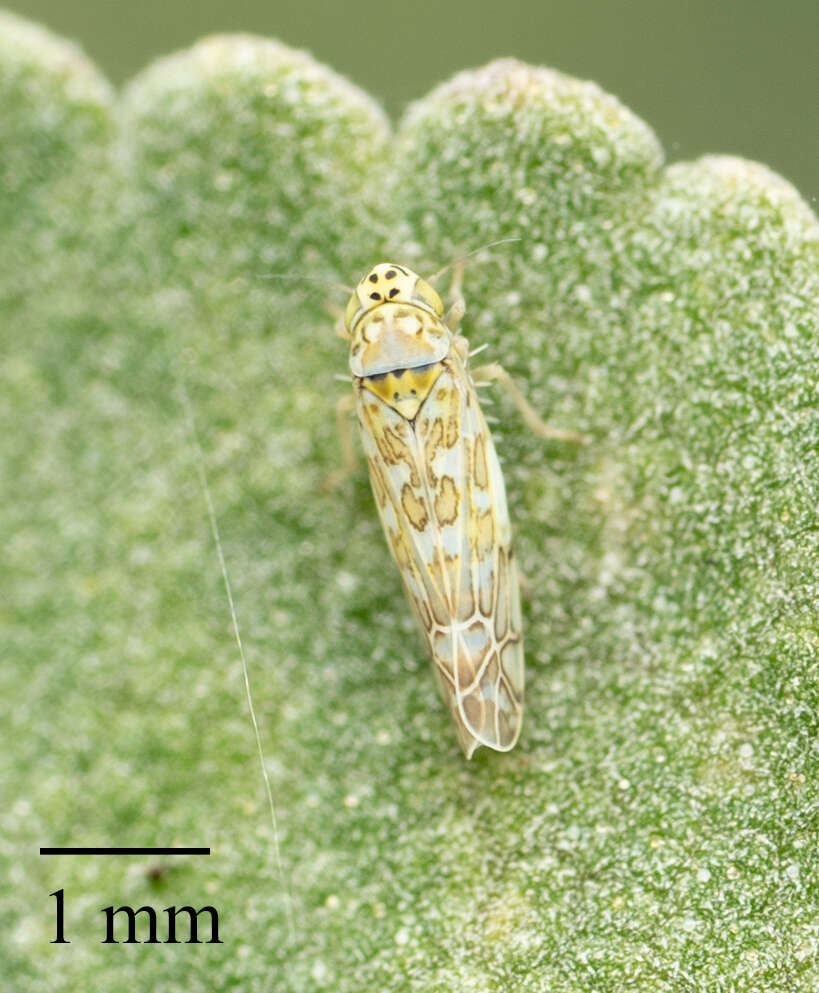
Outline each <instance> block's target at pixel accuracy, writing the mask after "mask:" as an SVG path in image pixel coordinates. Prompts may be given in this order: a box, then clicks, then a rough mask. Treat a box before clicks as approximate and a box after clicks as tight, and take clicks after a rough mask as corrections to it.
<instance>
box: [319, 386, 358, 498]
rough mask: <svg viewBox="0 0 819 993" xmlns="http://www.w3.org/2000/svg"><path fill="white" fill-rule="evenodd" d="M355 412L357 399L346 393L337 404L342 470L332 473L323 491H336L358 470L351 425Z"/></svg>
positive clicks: (325, 481)
mask: <svg viewBox="0 0 819 993" xmlns="http://www.w3.org/2000/svg"><path fill="white" fill-rule="evenodd" d="M354 410H355V397H354V396H352V394H349V393H345V395H344V396H342V397H339V398H338V401H337V402H336V427H337V428H338V440H339V443H340V445H341V468H340V469H337V470H336V471H335V472H333V473H331V474H330V475H329V476H328V477H327V478H326V479H325V480H324V483H323V485H322V489H325V490H334V489H335V488H336V487H337V486H339V485H340V484H341V483H343V482H344V480H345V479H347V478H348V477H349V476H352V475H353V473H354V472H355V471H356V469H357V468H358V455H357V453H356V449H355V442H354V440H353V435H354V431H353V428H352V425H351V424H350V414H351V413H352V412H353V411H354Z"/></svg>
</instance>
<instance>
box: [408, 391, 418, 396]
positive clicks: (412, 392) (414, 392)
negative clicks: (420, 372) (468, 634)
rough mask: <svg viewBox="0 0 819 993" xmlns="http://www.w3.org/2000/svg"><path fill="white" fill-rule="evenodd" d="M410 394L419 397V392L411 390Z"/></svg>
mask: <svg viewBox="0 0 819 993" xmlns="http://www.w3.org/2000/svg"><path fill="white" fill-rule="evenodd" d="M410 393H411V394H412V395H413V396H418V390H410Z"/></svg>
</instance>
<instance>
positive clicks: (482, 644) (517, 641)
mask: <svg viewBox="0 0 819 993" xmlns="http://www.w3.org/2000/svg"><path fill="white" fill-rule="evenodd" d="M358 414H359V421H360V424H361V430H362V438H363V442H364V449H365V453H366V455H367V461H368V463H369V467H370V478H371V481H372V486H373V492H374V494H375V498H376V503H377V505H378V509H379V513H380V515H381V520H382V523H383V525H384V531H385V533H386V536H387V541H388V543H389V545H390V549H391V551H392V554H393V557H394V559H395V561H396V563H397V565H398V568H399V570H400V572H401V576H402V578H403V580H404V585H405V587H406V589H407V592H408V594H409V598H410V602H411V603H412V606H413V609H414V611H415V614H416V616H417V618H418V620H419V623H420V625H421V627H422V629H423V632H424V636H425V638H426V641H427V644H428V646H429V650H430V654H431V655H432V658H433V661H434V663H435V672H436V676H437V679H438V684H439V687H440V689H441V691H442V695H443V697H444V699H445V701H446V703H447V705H448V707H449V709H450V711H451V713H452V716H453V718H454V720H455V724H456V728H457V731H458V737H459V740H460V742H461V746H462V747H463V749H464V751H465V753H466V755H467V757H471V755H472V753H473V752H474V750H475V749H476V748H477V747H478V746H479V745H486V746H488V747H489V748H493V749H496V750H499V751H508V750H509V749H510V748H512V747H513V746H514V744H515V742H516V741H517V738H518V734H519V733H520V726H521V717H522V710H523V644H522V638H521V620H520V604H519V592H518V578H517V567H516V564H515V560H514V558H513V556H512V551H511V529H510V525H509V515H508V511H507V507H506V494H505V490H504V485H503V477H502V475H501V472H500V466H499V464H498V460H497V456H496V454H495V449H494V446H493V444H492V439H491V436H490V434H489V430H488V428H487V426H486V422H485V420H484V418H483V415H482V413H481V411H480V407H479V405H478V400H477V396H476V394H475V391H474V389H473V387H472V385H471V383H470V381H469V378H468V376H467V374H466V372H465V370H464V369H463V367H462V365H461V363H460V361H459V360H458V358H457V356H456V355H455V354H454V353H451V354H450V356H449V357H448V358H447V359H446V360H445V361H444V362H443V363H442V372H441V374H440V376H439V377H438V379H437V381H436V382H435V385H434V386H433V387H432V389H431V391H430V394H429V395H428V396H427V398H426V400H425V401H424V404H423V406H422V407H421V409H420V411H419V412H418V415H417V416H416V418H415V420H414V421H413V422H410V421H408V420H406V419H405V418H404V417H402V416H401V415H400V414H398V413H397V412H396V411H395V410H394V409H393V408H391V407H390V406H388V405H387V404H386V403H384V402H383V401H382V400H381V399H379V398H378V397H376V396H375V395H374V394H372V393H370V392H369V391H368V390H367V389H366V388H364V387H363V386H361V387H359V390H358Z"/></svg>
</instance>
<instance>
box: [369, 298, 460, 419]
mask: <svg viewBox="0 0 819 993" xmlns="http://www.w3.org/2000/svg"><path fill="white" fill-rule="evenodd" d="M451 345H452V335H451V334H450V332H449V330H448V328H447V327H446V325H445V324H444V323H443V321H441V320H440V319H439V318H438V317H436V316H435V315H433V314H431V313H429V312H428V311H426V310H424V309H422V308H420V307H415V306H413V305H411V304H404V303H395V304H392V303H384V304H382V305H381V306H380V307H376V308H375V309H374V310H372V311H371V312H370V313H368V314H365V315H364V316H363V317H362V318H361V319H360V320H359V321H358V323H357V324H356V326H355V329H354V331H353V340H352V343H351V346H350V371H351V372H352V374H353V376H355V377H356V379H357V380H359V381H360V383H361V385H362V386H363V387H364V388H365V389H368V390H369V391H370V392H372V393H374V394H375V395H376V396H378V397H379V398H380V399H381V400H383V401H384V403H386V404H388V405H389V406H390V407H393V408H394V409H395V410H396V411H398V413H399V414H401V415H402V416H403V417H406V418H407V419H408V420H412V419H413V418H414V417H415V415H416V414H417V413H418V410H419V408H420V406H421V404H422V403H423V402H424V400H425V399H426V397H427V395H428V394H429V391H430V390H431V389H432V387H433V386H434V385H435V381H436V380H437V378H438V376H439V375H440V373H441V370H442V368H443V365H442V363H443V360H444V359H446V357H447V356H448V355H449V351H450V348H451Z"/></svg>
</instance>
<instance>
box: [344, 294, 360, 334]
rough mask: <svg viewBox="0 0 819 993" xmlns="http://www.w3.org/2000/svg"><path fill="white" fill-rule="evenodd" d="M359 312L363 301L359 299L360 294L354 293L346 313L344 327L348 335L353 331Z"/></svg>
mask: <svg viewBox="0 0 819 993" xmlns="http://www.w3.org/2000/svg"><path fill="white" fill-rule="evenodd" d="M359 310H361V301H360V300H359V299H358V294H356V293H353V295H352V296H351V297H350V300H349V302H348V303H347V309H346V310H345V311H344V326H345V327H346V328H347V333H348V334H349V333H351V332H352V330H353V328H352V324H353V319H354V318H355V315H356V314H357V313H358V312H359Z"/></svg>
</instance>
